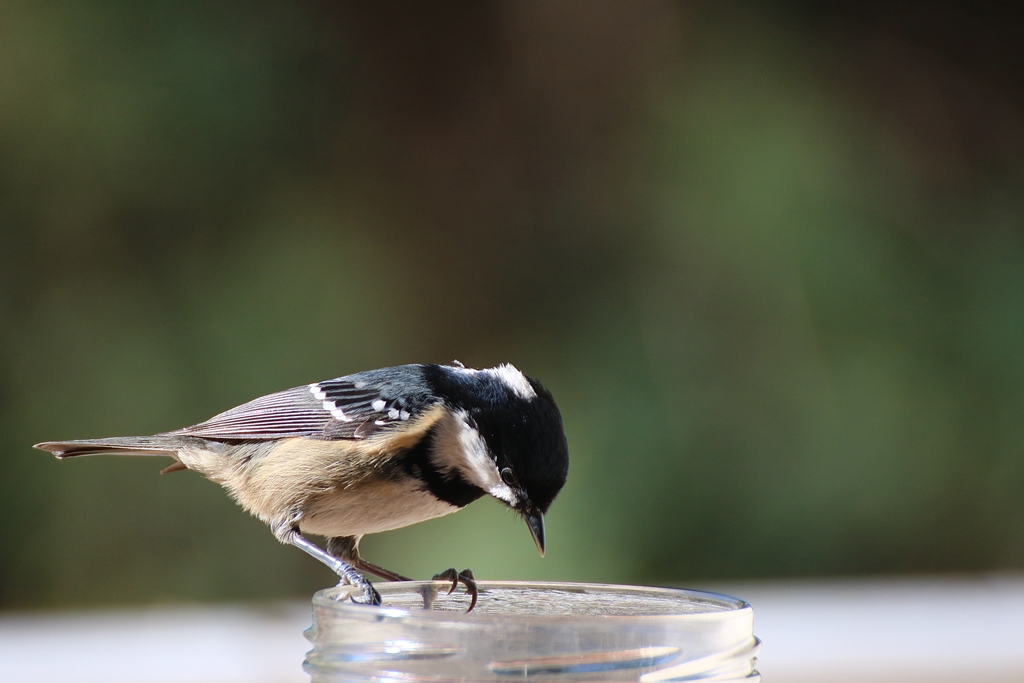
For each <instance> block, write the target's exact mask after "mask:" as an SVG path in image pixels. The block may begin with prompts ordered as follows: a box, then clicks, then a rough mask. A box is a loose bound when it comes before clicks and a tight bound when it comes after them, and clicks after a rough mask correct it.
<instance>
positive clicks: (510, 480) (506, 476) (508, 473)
mask: <svg viewBox="0 0 1024 683" xmlns="http://www.w3.org/2000/svg"><path fill="white" fill-rule="evenodd" d="M501 480H502V481H503V482H505V483H506V484H508V485H509V486H518V483H517V482H516V478H515V476H514V475H513V474H512V470H511V468H508V467H503V468H501Z"/></svg>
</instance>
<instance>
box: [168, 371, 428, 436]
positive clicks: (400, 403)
mask: <svg viewBox="0 0 1024 683" xmlns="http://www.w3.org/2000/svg"><path fill="white" fill-rule="evenodd" d="M375 377H376V376H375V375H374V374H373V372H370V373H359V374H357V375H350V376H348V377H339V378H337V379H332V380H327V381H325V382H317V383H315V384H309V385H306V386H301V387H295V388H293V389H288V390H286V391H280V392H277V393H275V394H268V395H266V396H261V397H259V398H257V399H254V400H252V401H249V402H248V403H243V404H242V405H240V406H237V407H235V408H232V409H231V410H227V411H225V412H223V413H220V414H219V415H215V416H213V417H211V418H210V419H209V420H206V421H205V422H200V423H199V424H196V425H192V426H191V427H185V428H184V429H179V430H177V431H174V432H168V434H180V435H187V436H197V437H201V438H204V439H212V440H224V441H233V440H240V441H249V440H253V441H262V440H270V439H283V438H289V437H308V438H320V439H362V438H366V437H367V436H369V435H371V434H373V433H374V432H375V431H377V430H380V429H385V428H387V427H389V426H392V425H394V424H396V423H400V422H404V421H406V420H409V419H411V418H413V417H415V416H416V415H417V414H419V413H420V412H421V411H422V410H423V409H424V408H426V407H428V406H429V405H430V404H431V401H430V400H429V396H427V395H426V394H424V393H423V392H414V393H413V394H412V395H398V394H399V392H398V391H397V390H396V389H397V387H398V385H396V383H395V382H394V381H393V380H394V377H393V375H386V376H384V379H386V380H387V381H382V382H374V381H373V380H374V379H375Z"/></svg>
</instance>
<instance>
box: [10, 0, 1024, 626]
mask: <svg viewBox="0 0 1024 683" xmlns="http://www.w3.org/2000/svg"><path fill="white" fill-rule="evenodd" d="M990 5H991V7H990V6H989V5H986V4H985V3H980V4H979V3H966V2H961V3H954V2H938V3H913V2H912V3H908V2H895V3H882V2H876V3H866V4H861V5H856V6H850V5H849V4H842V3H828V2H826V3H797V2H789V3H786V2H774V3H753V2H751V3H720V2H658V1H653V0H651V1H645V2H629V1H627V0H619V1H613V0H599V1H593V2H591V1H588V2H579V1H577V2H568V1H561V2H540V1H539V0H535V1H529V2H527V1H513V2H445V3H439V2H438V3H421V2H375V3H356V2H352V3H344V2H328V1H323V2H318V1H313V0H309V1H305V2H296V1H294V0H292V1H289V2H285V1H283V0H281V1H274V0H263V1H250V2H181V1H175V2H170V1H166V0H152V1H148V2H126V1H120V2H114V1H100V0H74V1H72V0H67V1H48V0H6V1H5V2H2V3H0V463H2V468H0V472H2V474H0V518H2V520H3V523H2V525H0V607H3V608H24V607H31V606H52V605H90V604H100V603H109V602H114V603H127V602H151V601H168V600H210V599H248V598H268V597H282V596H294V597H308V596H309V595H310V594H311V593H312V591H314V590H316V589H318V588H320V587H323V586H326V585H329V584H330V583H332V580H331V579H332V576H331V574H330V573H329V572H328V571H327V570H326V569H325V568H323V567H321V566H320V565H319V564H318V563H316V562H315V561H313V560H311V559H310V558H308V557H306V556H305V555H304V554H303V553H301V552H299V551H297V550H295V549H293V548H288V547H284V546H281V545H279V544H278V543H277V542H276V541H275V540H274V539H273V537H272V536H271V534H270V533H269V531H268V530H267V529H266V528H265V527H264V526H263V525H262V524H261V523H260V522H258V521H256V520H254V519H252V518H250V517H248V516H247V515H246V514H244V513H243V512H242V511H241V510H240V509H238V508H236V507H235V505H234V504H233V503H232V502H231V501H230V500H229V499H228V498H227V497H226V496H225V495H224V493H223V492H222V491H221V489H220V488H219V487H218V486H216V485H215V484H212V483H210V482H208V481H206V480H204V479H202V478H201V477H199V476H198V475H195V474H194V473H190V472H184V473H179V474H174V475H168V476H164V477H161V476H159V475H158V474H157V472H158V471H159V469H160V468H161V467H163V466H164V465H165V464H167V463H166V461H164V460H156V459H145V458H135V459H128V458H107V459H103V458H90V459H79V460H73V461H66V462H57V461H56V460H55V459H53V458H52V457H50V456H49V455H47V454H44V453H41V452H37V451H33V450H31V449H30V446H31V444H33V443H35V442H38V441H42V440H55V439H64V438H86V437H101V436H113V435H124V434H149V433H153V432H157V431H163V430H168V429H173V428H177V427H180V426H183V425H186V424H191V423H195V422H198V421H200V420H203V419H205V418H207V417H209V416H210V415H212V414H214V413H216V412H219V411H221V410H224V409H226V408H229V407H231V406H233V405H235V404H237V403H240V402H243V401H246V400H248V399H251V398H254V397H256V396H258V395H261V394H263V393H268V392H271V391H275V390H280V389H284V388H287V387H291V386H296V385H300V384H304V383H308V382H312V381H316V380H320V379H325V378H329V377H336V376H339V375H343V374H347V373H350V372H355V371H358V370H363V369H367V368H372V367H380V366H385V365H393V364H399V363H407V362H448V361H450V360H452V359H455V358H457V359H459V360H461V361H463V362H465V363H466V364H467V365H473V366H477V367H481V366H489V365H493V364H496V363H499V362H505V361H509V362H512V363H515V364H516V365H517V366H518V367H520V368H521V369H522V370H524V371H525V372H527V373H529V374H531V375H533V376H535V377H537V378H539V379H540V380H541V381H542V382H544V383H545V384H546V385H547V386H548V387H549V388H550V389H551V390H552V391H553V392H554V394H555V396H556V398H557V399H558V401H559V404H560V406H561V409H562V412H563V416H564V418H565V422H566V428H567V433H568V437H569V443H570V449H571V455H572V466H571V471H570V477H569V483H568V485H567V487H566V488H565V490H564V492H563V493H562V495H561V497H560V498H559V499H558V500H557V501H556V502H555V505H554V506H553V508H552V510H551V512H550V514H549V516H548V533H549V540H548V548H549V553H548V556H547V557H546V558H544V559H543V560H542V559H541V558H539V557H537V556H536V551H535V549H534V547H533V543H532V541H531V540H530V536H529V533H528V532H527V529H526V528H525V525H523V524H522V523H521V522H520V521H519V520H517V519H516V518H514V517H513V516H512V515H511V514H509V513H507V512H505V511H504V510H503V509H502V508H501V507H500V506H499V505H498V504H497V503H495V502H494V501H490V500H485V501H480V502H478V503H475V504H473V505H472V506H470V507H469V508H468V509H467V510H465V511H463V512H461V513H460V514H458V515H454V516H452V517H448V518H443V519H440V520H435V521H432V522H428V523H425V524H421V525H417V526H414V527H411V528H407V529H403V530H400V531H396V532H391V533H387V534H382V535H379V536H376V537H370V538H368V539H366V540H365V541H364V544H363V550H364V555H365V556H366V557H368V559H370V560H371V561H373V562H377V563H379V564H382V565H384V566H387V567H390V568H393V569H394V570H396V571H400V572H402V573H405V574H409V575H413V576H418V577H426V576H428V575H431V574H433V573H434V572H436V571H439V570H441V569H444V568H447V567H449V566H453V565H454V566H458V567H466V566H468V567H472V568H473V569H474V570H475V571H476V573H477V576H480V577H484V578H489V579H497V578H544V579H564V580H589V581H615V582H645V583H673V584H688V585H691V586H694V587H700V586H701V585H702V583H706V582H717V581H720V580H724V579H740V578H743V579H747V578H757V577H797V576H808V575H836V574H867V573H912V572H958V571H990V570H1019V569H1024V495H1022V494H1024V458H1022V449H1024V230H1022V227H1024V226H1022V218H1024V154H1022V152H1024V116H1022V111H1024V29H1022V27H1024V22H1021V21H1020V20H1019V18H1018V17H1016V16H1012V15H1011V14H1008V13H1000V11H998V10H995V9H992V7H995V4H994V3H990Z"/></svg>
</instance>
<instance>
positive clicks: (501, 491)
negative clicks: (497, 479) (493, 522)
mask: <svg viewBox="0 0 1024 683" xmlns="http://www.w3.org/2000/svg"><path fill="white" fill-rule="evenodd" d="M487 493H489V494H491V495H492V496H494V497H495V498H497V499H498V500H503V501H505V502H506V503H508V504H509V505H515V504H516V503H518V502H519V498H518V497H517V496H516V494H514V493H512V489H510V488H509V487H508V484H506V483H505V482H501V483H500V484H498V485H497V486H492V487H491V488H489V489H487Z"/></svg>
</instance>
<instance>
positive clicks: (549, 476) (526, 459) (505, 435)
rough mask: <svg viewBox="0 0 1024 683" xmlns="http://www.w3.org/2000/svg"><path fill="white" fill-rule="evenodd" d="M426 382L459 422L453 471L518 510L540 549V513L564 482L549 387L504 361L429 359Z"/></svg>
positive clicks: (560, 434) (562, 443)
mask: <svg viewBox="0 0 1024 683" xmlns="http://www.w3.org/2000/svg"><path fill="white" fill-rule="evenodd" d="M433 367H434V368H436V371H434V372H431V373H430V375H431V382H432V383H433V384H435V386H436V390H437V391H438V394H439V395H441V396H443V397H444V399H445V401H446V402H447V403H448V404H449V408H450V409H451V411H452V415H453V416H454V420H455V421H456V425H457V427H456V432H457V433H456V434H455V435H454V437H455V440H456V441H457V442H458V448H451V449H447V450H449V451H451V452H450V453H448V455H447V456H446V458H447V459H448V463H449V464H450V465H451V467H452V469H454V470H457V472H458V476H459V477H460V478H462V479H464V480H465V481H467V482H468V483H470V484H472V485H473V486H476V487H478V488H479V489H481V490H482V491H483V492H485V493H487V494H488V495H490V496H493V497H494V498H496V499H497V500H499V501H501V502H502V503H503V504H505V505H506V506H508V507H509V508H511V509H512V510H514V511H515V512H516V513H518V514H519V515H521V516H522V517H523V519H524V520H525V521H526V524H527V526H528V527H529V528H530V533H531V534H532V535H533V540H534V542H535V543H536V544H537V549H538V550H540V553H541V555H543V554H544V547H545V545H544V544H545V540H544V515H545V513H547V511H548V508H549V507H550V506H551V503H552V501H554V499H555V496H557V495H558V492H559V491H561V490H562V487H563V486H564V485H565V480H566V476H567V475H568V472H569V447H568V444H567V442H566V439H565V431H564V429H563V427H562V417H561V415H560V413H559V412H558V406H556V405H555V400H554V398H553V397H552V396H551V393H550V392H549V391H547V390H546V389H545V388H544V387H543V386H541V385H540V383H539V382H537V381H536V380H533V379H530V378H529V377H527V376H526V375H524V374H523V373H521V372H520V371H519V370H517V369H516V368H515V367H513V366H512V365H509V364H505V365H499V366H497V367H494V368H487V369H484V370H473V369H469V368H462V367H450V366H433Z"/></svg>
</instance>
